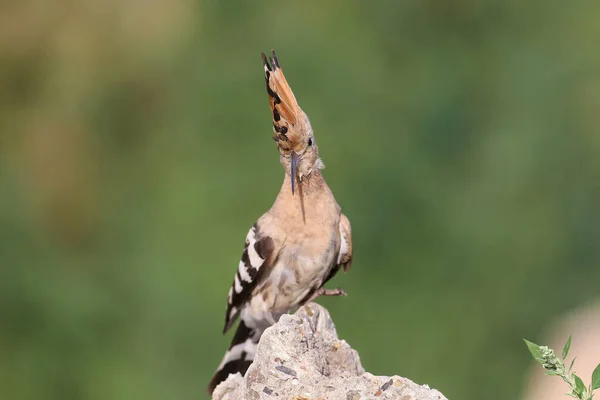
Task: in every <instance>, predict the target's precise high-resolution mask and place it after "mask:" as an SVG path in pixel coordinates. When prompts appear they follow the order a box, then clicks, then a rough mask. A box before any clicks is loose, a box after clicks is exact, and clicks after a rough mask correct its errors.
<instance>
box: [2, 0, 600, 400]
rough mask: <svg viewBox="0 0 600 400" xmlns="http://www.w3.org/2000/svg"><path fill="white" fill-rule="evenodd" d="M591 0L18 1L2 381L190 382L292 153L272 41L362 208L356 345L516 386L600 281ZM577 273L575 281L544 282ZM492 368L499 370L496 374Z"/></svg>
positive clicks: (420, 370)
mask: <svg viewBox="0 0 600 400" xmlns="http://www.w3.org/2000/svg"><path fill="white" fill-rule="evenodd" d="M598 15H600V3H598V2H592V1H589V2H583V1H582V2H579V1H575V2H570V3H568V4H566V3H560V2H551V3H548V2H545V1H541V0H533V1H528V2H522V1H520V2H517V1H487V2H486V1H484V2H481V1H475V0H458V1H449V2H448V1H445V2H444V1H443V2H434V1H420V2H404V1H391V0H389V1H379V2H347V1H342V0H335V1H327V2H325V1H321V2H275V3H273V2H268V1H254V2H247V1H227V2H226V1H223V2H202V1H195V0H169V1H166V0H163V1H149V2H148V1H137V2H135V1H116V0H103V1H92V0H90V1H83V0H79V1H62V0H58V1H55V2H43V1H37V0H8V2H6V1H5V2H4V3H3V4H2V5H1V6H0V135H1V136H0V398H2V399H40V398H43V399H47V400H52V399H61V400H62V399H127V400H131V399H144V400H153V399H157V400H158V399H167V398H168V399H194V398H202V396H204V389H205V386H206V384H207V382H208V380H209V377H210V375H211V374H212V372H213V370H214V368H215V367H216V365H217V364H218V363H219V361H220V359H221V356H222V354H223V351H224V349H225V348H226V347H227V345H228V344H229V340H230V335H228V336H225V337H224V336H222V335H221V329H222V323H223V315H224V311H225V301H226V295H227V291H228V289H229V285H230V284H231V281H232V277H233V274H234V272H235V268H236V266H237V263H238V260H239V257H240V255H241V246H242V244H243V240H244V237H245V234H246V232H247V230H248V228H249V227H250V225H251V224H252V223H253V222H254V221H255V220H256V218H257V217H258V216H260V215H261V213H263V212H264V211H266V210H267V209H268V207H269V206H270V205H271V202H272V201H273V199H274V196H275V194H276V193H277V191H278V189H279V187H280V183H281V180H282V177H283V170H282V169H281V167H280V165H279V161H278V155H277V151H276V150H275V145H274V143H273V141H272V140H271V138H270V137H271V135H272V130H271V121H270V118H269V111H268V105H267V95H266V93H265V89H264V79H263V75H262V74H263V72H262V67H261V63H260V57H259V52H260V51H268V50H269V49H270V48H271V47H273V48H275V49H276V50H277V51H278V55H279V58H280V61H281V64H282V65H283V67H284V69H285V72H286V75H287V77H288V79H289V81H290V83H291V85H292V87H293V88H294V90H295V93H296V96H297V98H298V99H299V101H300V103H301V105H302V106H303V108H304V109H305V111H306V112H307V113H308V115H309V116H310V118H311V120H312V124H313V127H314V129H315V133H316V135H317V136H318V140H319V148H320V150H321V153H322V156H323V159H324V161H325V163H326V164H327V166H328V168H327V169H326V170H325V175H326V178H327V180H328V182H329V184H330V186H331V187H332V189H333V190H334V192H335V193H336V197H337V199H338V200H339V202H340V203H341V205H342V207H343V209H344V212H345V213H346V214H347V215H348V216H349V218H350V220H351V221H352V224H353V232H354V233H353V234H354V243H355V261H354V264H353V268H352V270H351V271H350V272H349V273H348V274H347V275H340V276H339V277H336V279H335V280H334V281H333V282H332V285H334V286H337V285H340V286H343V287H344V288H345V289H346V291H347V292H348V293H349V296H348V297H347V298H336V299H325V300H321V302H322V303H323V304H325V305H326V306H327V307H328V308H329V309H330V311H331V312H332V314H333V316H334V319H335V321H336V323H337V327H338V332H339V334H340V336H341V337H343V338H345V339H346V340H348V341H349V342H350V343H351V344H352V346H353V347H355V348H356V349H358V350H359V351H360V353H361V357H362V360H363V363H364V365H365V367H366V368H367V369H368V370H370V371H372V372H374V373H377V374H394V373H395V374H400V375H404V376H408V377H410V378H412V379H413V380H415V381H417V382H420V383H428V384H429V385H431V386H434V387H436V388H438V389H440V390H441V391H442V392H443V393H444V394H445V395H446V396H448V397H449V398H455V399H480V398H481V393H484V391H485V393H486V398H487V399H488V400H504V399H513V398H516V397H517V396H518V395H519V392H520V389H521V385H522V379H523V373H524V371H525V368H526V366H527V365H529V364H528V363H529V358H528V355H527V354H526V352H524V351H523V348H522V342H521V338H522V337H531V338H536V337H537V335H539V334H540V332H541V329H542V327H543V326H544V325H545V324H547V323H548V322H549V321H550V319H551V318H552V317H554V316H555V315H556V313H557V312H560V311H562V310H565V309H567V308H568V307H571V306H575V305H578V304H581V303H583V302H585V301H587V300H588V299H590V298H591V297H592V296H595V295H597V294H598V282H600V268H599V262H600V246H599V241H600V207H599V204H600V183H599V182H600V72H599V71H600V52H599V51H598V38H600V24H599V23H598ZM558 293H568V296H566V297H565V296H564V295H558ZM491 388H493V389H491Z"/></svg>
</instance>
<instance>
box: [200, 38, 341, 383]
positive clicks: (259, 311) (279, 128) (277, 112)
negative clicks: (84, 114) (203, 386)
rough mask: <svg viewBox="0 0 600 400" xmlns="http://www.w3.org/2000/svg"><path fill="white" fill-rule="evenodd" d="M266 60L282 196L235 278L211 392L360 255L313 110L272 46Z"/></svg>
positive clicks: (252, 236)
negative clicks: (299, 97) (304, 104)
mask: <svg viewBox="0 0 600 400" xmlns="http://www.w3.org/2000/svg"><path fill="white" fill-rule="evenodd" d="M262 60H263V65H264V70H265V78H266V83H267V93H268V95H269V105H270V107H271V113H272V116H273V131H274V133H275V136H274V137H273V139H275V142H276V143H277V148H278V150H279V160H280V162H281V165H282V166H283V168H284V169H285V175H284V179H283V185H282V187H281V190H280V191H279V194H278V195H277V198H276V199H275V203H274V204H273V206H272V207H271V209H270V210H269V211H267V212H266V213H265V214H264V215H263V216H262V217H260V218H259V220H258V221H257V222H256V223H255V224H254V225H253V226H252V228H251V229H250V231H249V232H248V235H247V236H246V244H245V246H244V252H243V254H242V259H241V261H240V263H239V266H238V270H237V273H236V275H235V277H234V279H233V284H232V286H231V289H229V298H228V302H227V311H226V313H225V328H224V329H223V333H225V332H227V330H229V328H231V326H232V324H233V323H234V322H235V320H236V318H237V317H238V316H240V317H241V318H240V319H241V321H240V323H239V325H238V328H237V331H236V333H235V335H234V337H233V340H232V342H231V345H230V346H229V350H228V351H227V353H225V356H224V357H223V361H222V362H221V364H220V365H219V367H218V368H217V372H216V373H215V375H214V377H213V379H212V380H211V382H210V384H209V387H208V392H209V393H210V394H212V392H213V390H214V388H215V387H216V386H217V385H218V384H219V383H220V382H222V381H224V380H225V379H226V378H227V377H228V376H229V374H234V373H236V372H240V373H241V374H242V375H243V374H245V372H246V370H247V369H248V367H249V366H250V364H251V363H252V360H253V358H254V351H255V349H256V345H257V343H258V340H259V339H260V336H261V335H262V333H263V332H264V330H265V329H266V328H268V327H269V326H271V325H273V324H274V323H275V322H277V321H278V320H279V317H280V316H281V315H283V314H285V313H287V312H290V310H293V309H295V308H297V307H299V306H301V305H303V304H305V303H307V302H309V301H311V300H313V299H315V298H316V297H318V296H323V295H324V296H340V295H345V294H346V293H345V292H344V291H343V289H341V288H338V289H333V290H329V289H324V288H323V285H324V284H325V283H326V282H327V281H328V280H330V279H331V278H332V277H333V276H334V275H335V274H336V273H337V272H338V270H339V269H340V268H344V271H347V270H348V269H349V268H350V265H351V263H352V237H351V230H350V222H349V221H348V218H346V216H345V215H344V214H342V213H341V208H340V206H339V205H338V203H337V202H336V200H335V197H334V196H333V193H332V192H331V189H330V188H329V186H327V183H326V182H325V179H324V178H323V175H322V173H321V170H322V169H323V168H324V165H323V162H322V161H321V159H320V158H319V150H318V147H317V142H316V140H315V136H314V134H313V130H312V127H311V125H310V121H309V120H308V117H307V116H306V114H305V113H304V111H302V109H301V108H300V106H299V105H298V103H297V101H296V97H295V96H294V93H293V92H292V89H291V88H290V86H289V85H288V83H287V81H286V79H285V76H284V75H283V71H282V70H281V66H280V65H279V61H278V60H277V57H276V55H275V51H273V50H272V56H271V57H270V58H269V59H267V57H266V56H265V54H264V53H262Z"/></svg>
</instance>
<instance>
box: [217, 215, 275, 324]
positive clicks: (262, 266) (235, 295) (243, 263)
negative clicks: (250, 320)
mask: <svg viewBox="0 0 600 400" xmlns="http://www.w3.org/2000/svg"><path fill="white" fill-rule="evenodd" d="M273 248H274V245H273V240H272V239H271V238H270V237H261V235H260V229H259V228H258V226H257V224H254V225H252V228H251V229H250V231H249V232H248V235H247V236H246V244H245V246H244V252H243V254H242V259H241V260H240V264H239V266H238V270H237V273H236V274H235V277H234V278H233V284H232V285H231V289H229V297H228V301H227V312H226V313H225V328H223V333H225V332H227V330H229V328H231V325H233V323H234V322H235V319H236V318H237V317H238V315H239V314H240V312H241V310H242V307H243V306H244V304H245V303H246V302H247V301H248V300H249V299H250V296H251V295H252V291H253V290H254V288H255V287H256V286H257V284H258V283H259V282H261V279H262V276H264V272H265V270H266V269H267V266H266V263H267V260H269V259H271V258H272V253H273Z"/></svg>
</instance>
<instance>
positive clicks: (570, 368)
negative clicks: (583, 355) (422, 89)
mask: <svg viewBox="0 0 600 400" xmlns="http://www.w3.org/2000/svg"><path fill="white" fill-rule="evenodd" d="M575 360H577V357H573V361H571V365H569V372H571V370H572V369H573V364H575Z"/></svg>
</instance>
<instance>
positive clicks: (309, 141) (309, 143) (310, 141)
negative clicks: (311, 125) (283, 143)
mask: <svg viewBox="0 0 600 400" xmlns="http://www.w3.org/2000/svg"><path fill="white" fill-rule="evenodd" d="M308 145H309V146H312V138H308Z"/></svg>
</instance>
